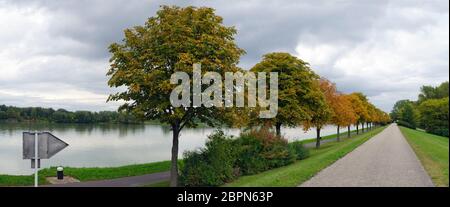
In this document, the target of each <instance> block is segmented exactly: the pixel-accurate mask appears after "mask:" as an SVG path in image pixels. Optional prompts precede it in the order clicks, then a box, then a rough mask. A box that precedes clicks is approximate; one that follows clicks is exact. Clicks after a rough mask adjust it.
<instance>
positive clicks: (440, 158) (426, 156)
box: [400, 127, 449, 187]
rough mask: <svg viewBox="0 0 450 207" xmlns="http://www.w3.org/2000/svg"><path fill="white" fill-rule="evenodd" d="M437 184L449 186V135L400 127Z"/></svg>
mask: <svg viewBox="0 0 450 207" xmlns="http://www.w3.org/2000/svg"><path fill="white" fill-rule="evenodd" d="M400 130H401V131H402V133H403V135H404V136H405V137H406V140H408V143H409V144H410V145H411V147H412V148H413V150H414V152H415V153H416V155H417V157H418V158H419V160H420V162H421V163H422V165H423V166H424V168H425V170H426V171H427V172H428V175H429V176H430V177H431V179H432V180H433V183H434V184H435V185H436V186H446V187H448V186H449V184H448V176H449V174H448V165H449V160H448V156H449V155H448V153H449V151H448V145H449V142H448V141H449V140H448V137H441V136H437V135H433V134H429V133H426V132H423V131H418V130H413V129H409V128H405V127H400Z"/></svg>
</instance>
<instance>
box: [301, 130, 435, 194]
mask: <svg viewBox="0 0 450 207" xmlns="http://www.w3.org/2000/svg"><path fill="white" fill-rule="evenodd" d="M409 186H411V187H412V186H414V187H431V186H433V183H432V181H431V179H430V177H429V176H428V175H427V173H426V172H425V170H424V168H423V166H422V165H421V163H420V161H419V160H418V159H417V157H416V154H415V153H414V151H413V150H412V149H411V147H410V146H409V144H408V142H407V141H406V139H405V138H404V137H403V135H402V133H401V132H400V129H399V128H398V126H397V125H396V124H391V125H390V126H389V127H387V128H386V129H385V130H383V131H382V132H380V133H379V134H377V135H376V136H374V137H372V138H371V139H369V140H368V141H367V142H365V143H364V144H362V145H361V146H359V147H358V148H356V149H355V150H353V151H352V152H350V153H348V154H347V155H346V156H344V157H343V158H341V159H339V160H338V161H336V162H335V163H334V164H332V165H330V166H328V167H327V168H325V169H323V170H322V171H321V172H319V173H318V174H317V175H315V176H314V177H313V178H311V179H310V180H308V181H306V182H304V183H303V184H301V185H300V187H409Z"/></svg>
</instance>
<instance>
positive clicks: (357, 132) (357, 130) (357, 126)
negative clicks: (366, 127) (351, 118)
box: [356, 123, 359, 134]
mask: <svg viewBox="0 0 450 207" xmlns="http://www.w3.org/2000/svg"><path fill="white" fill-rule="evenodd" d="M356 134H359V123H356Z"/></svg>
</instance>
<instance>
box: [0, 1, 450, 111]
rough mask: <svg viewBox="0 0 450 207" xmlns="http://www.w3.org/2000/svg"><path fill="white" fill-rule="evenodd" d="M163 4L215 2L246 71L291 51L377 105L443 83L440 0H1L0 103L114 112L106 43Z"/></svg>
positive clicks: (445, 18)
mask: <svg viewBox="0 0 450 207" xmlns="http://www.w3.org/2000/svg"><path fill="white" fill-rule="evenodd" d="M162 4H167V5H173V4H176V5H180V6H186V5H195V6H208V7H213V8H215V9H216V14H218V15H220V16H222V17H223V18H224V23H225V24H226V25H228V26H235V27H236V28H237V31H238V33H237V35H236V40H237V43H238V45H239V46H240V47H241V48H243V49H245V50H246V51H247V55H245V56H243V57H242V59H241V63H240V66H242V67H243V68H245V69H248V68H250V67H251V66H253V65H254V64H256V63H257V62H258V61H260V59H261V56H262V55H263V54H265V53H268V52H275V51H285V52H290V53H291V54H294V55H296V56H298V57H299V58H301V59H303V60H305V61H307V62H309V63H310V64H311V65H312V67H313V69H314V70H315V71H316V72H317V73H318V74H319V75H321V76H324V77H326V78H328V79H329V80H331V81H333V82H335V83H336V84H337V86H338V89H339V90H340V91H342V92H346V93H348V92H354V91H361V92H363V93H365V94H367V95H368V98H369V99H370V101H372V102H373V103H374V104H375V105H376V106H378V107H379V108H381V109H383V110H385V111H390V110H391V108H392V106H393V104H394V103H395V101H397V100H399V99H413V100H414V99H416V98H417V94H418V93H419V88H420V86H422V85H437V84H439V83H440V82H443V81H446V80H448V76H449V71H448V69H449V4H448V0H442V1H439V0H422V1H414V0H404V1H402V0H393V1H383V0H370V1H363V0H355V1H344V0H328V1H317V0H310V1H299V0H285V1H282V0H277V1H270V0H248V1H242V0H220V1H219V0H208V1H206V0H202V1H186V0H183V1H182V0H178V1H162V0H158V1H141V0H140V1H137V0H136V1H125V0H112V1H111V0H108V1H106V0H104V1H100V0H98V1H92V0H89V1H88V0H86V1H80V0H64V1H50V0H49V1H44V0H42V1H40V0H33V1H31V0H30V1H27V0H10V1H8V0H0V104H6V105H16V106H45V107H53V108H66V109H69V110H95V111H98V110H115V109H116V108H117V106H118V103H105V101H106V98H107V96H108V94H109V93H111V92H112V89H110V88H109V87H108V86H107V84H106V82H107V77H106V76H105V74H106V72H107V70H108V65H109V62H108V60H109V57H110V54H109V53H108V50H107V47H108V46H109V45H110V44H111V43H113V42H120V41H121V40H122V38H123V30H124V29H125V28H129V27H132V26H135V25H142V24H143V23H144V22H145V21H146V19H147V18H148V17H150V16H154V15H155V12H156V11H157V10H158V8H159V6H160V5H162Z"/></svg>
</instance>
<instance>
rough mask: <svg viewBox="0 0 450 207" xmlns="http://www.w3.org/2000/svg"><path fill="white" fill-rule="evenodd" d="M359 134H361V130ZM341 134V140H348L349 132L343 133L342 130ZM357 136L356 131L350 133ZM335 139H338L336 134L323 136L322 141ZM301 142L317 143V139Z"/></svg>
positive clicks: (302, 141)
mask: <svg viewBox="0 0 450 207" xmlns="http://www.w3.org/2000/svg"><path fill="white" fill-rule="evenodd" d="M359 132H360V133H361V130H360V131H359ZM339 134H340V135H341V136H340V138H342V139H344V138H347V131H346V129H344V131H343V132H342V130H341V132H340V133H339ZM355 134H356V130H352V131H350V135H351V136H354V135H355ZM335 138H337V133H336V134H330V135H327V136H323V137H322V139H321V140H322V141H323V140H327V139H335ZM300 142H301V143H303V144H306V143H312V142H316V138H308V139H304V140H301V141H300Z"/></svg>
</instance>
